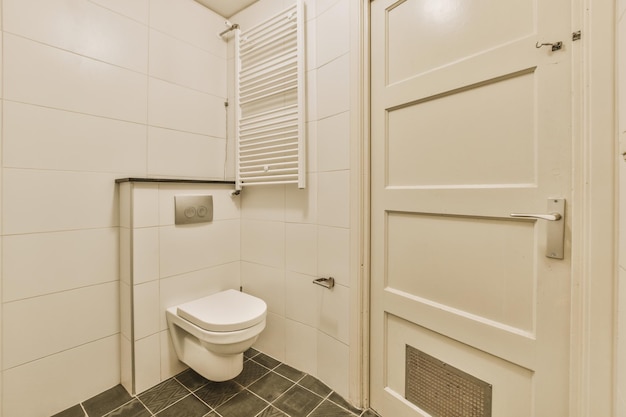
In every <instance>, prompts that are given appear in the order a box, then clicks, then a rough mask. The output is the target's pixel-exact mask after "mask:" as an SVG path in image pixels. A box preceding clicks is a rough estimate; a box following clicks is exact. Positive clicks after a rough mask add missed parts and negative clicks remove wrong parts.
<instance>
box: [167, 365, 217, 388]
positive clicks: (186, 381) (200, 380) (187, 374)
mask: <svg viewBox="0 0 626 417" xmlns="http://www.w3.org/2000/svg"><path fill="white" fill-rule="evenodd" d="M175 378H176V380H178V382H180V383H181V384H182V385H183V386H185V387H186V388H187V389H188V390H189V391H195V390H197V389H198V388H200V387H201V386H203V385H205V384H207V383H208V382H209V380H208V379H206V378H205V377H203V376H202V375H199V374H198V373H196V372H195V371H194V370H193V369H191V368H189V369H187V370H186V371H183V372H181V373H179V374H178V375H176V377H175Z"/></svg>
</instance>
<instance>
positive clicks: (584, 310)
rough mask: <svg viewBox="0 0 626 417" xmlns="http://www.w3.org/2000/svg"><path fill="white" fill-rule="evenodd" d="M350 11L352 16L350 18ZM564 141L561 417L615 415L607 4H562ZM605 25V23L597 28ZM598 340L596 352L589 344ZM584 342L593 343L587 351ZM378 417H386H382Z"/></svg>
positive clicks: (355, 83) (361, 288)
mask: <svg viewBox="0 0 626 417" xmlns="http://www.w3.org/2000/svg"><path fill="white" fill-rule="evenodd" d="M370 1H375V0H358V1H355V2H353V3H352V4H353V5H354V7H353V12H352V13H351V21H350V27H351V51H352V53H351V67H352V69H353V70H352V72H351V74H354V75H357V76H353V77H352V78H351V79H352V81H351V83H352V85H351V90H352V91H353V92H354V94H352V102H351V109H352V110H353V111H352V115H351V167H352V170H351V173H352V174H351V201H353V202H355V203H356V204H352V205H351V206H352V208H351V214H352V216H351V218H352V219H353V220H352V221H353V224H352V225H351V230H352V242H353V243H352V247H351V254H352V259H353V261H352V266H353V268H352V270H353V272H352V274H351V277H352V279H351V286H350V288H351V296H350V303H351V307H350V314H351V318H350V322H351V333H350V391H349V397H350V400H351V401H352V402H353V403H354V404H357V405H360V406H362V407H368V406H369V399H370V395H369V388H370V387H369V385H370V379H369V372H370V356H369V350H370V348H369V332H370V319H369V314H370V282H371V277H370V238H371V235H370V62H369V60H370V49H369V48H370V41H369V39H370ZM355 9H356V10H355ZM572 11H573V13H572V14H573V16H572V27H573V28H580V30H581V33H582V38H581V40H580V41H577V42H573V43H572V48H573V50H572V53H573V74H572V75H573V77H572V78H573V83H574V85H573V87H577V88H576V89H575V90H573V91H574V95H573V107H572V118H573V125H574V126H573V134H574V137H573V138H572V141H573V143H572V145H573V154H572V165H573V173H572V181H573V189H572V192H573V198H572V206H573V207H574V209H573V210H572V211H571V213H570V214H569V215H570V216H571V218H572V225H573V226H574V228H573V229H574V231H573V234H572V311H571V318H572V323H571V365H570V375H571V377H570V411H571V414H570V417H593V416H598V415H602V416H614V415H615V409H616V388H617V387H616V382H615V381H616V376H615V369H616V363H617V361H616V359H617V358H616V356H617V355H616V351H615V345H616V334H617V333H616V305H617V304H616V298H617V294H616V291H615V288H616V284H617V283H616V279H617V239H618V235H617V232H616V230H617V198H616V197H617V185H616V184H617V180H616V178H617V173H616V165H615V161H616V159H615V156H616V145H615V144H616V138H617V123H616V105H615V101H616V100H615V91H616V82H615V65H616V62H615V61H616V60H615V56H616V49H615V33H616V32H615V4H614V2H603V1H600V0H572ZM607 23H608V24H607ZM598 341H600V343H598ZM592 342H593V343H592ZM383 417H388V416H383Z"/></svg>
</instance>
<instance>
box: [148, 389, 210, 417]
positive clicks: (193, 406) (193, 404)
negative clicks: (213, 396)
mask: <svg viewBox="0 0 626 417" xmlns="http://www.w3.org/2000/svg"><path fill="white" fill-rule="evenodd" d="M209 411H211V408H209V406H207V405H206V404H205V403H203V402H202V401H200V400H199V399H198V398H196V397H195V396H194V395H192V394H189V395H188V396H186V397H185V398H183V399H182V400H180V401H178V402H177V403H174V404H172V405H171V406H169V407H167V408H166V409H164V410H162V411H160V412H159V413H157V414H156V416H157V417H182V416H184V417H204V416H205V415H206V414H207V413H208V412H209Z"/></svg>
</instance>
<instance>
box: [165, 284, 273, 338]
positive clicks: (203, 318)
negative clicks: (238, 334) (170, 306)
mask: <svg viewBox="0 0 626 417" xmlns="http://www.w3.org/2000/svg"><path fill="white" fill-rule="evenodd" d="M266 311H267V304H265V301H263V300H261V299H259V298H257V297H254V296H252V295H249V294H246V293H243V292H240V291H236V290H226V291H222V292H219V293H216V294H212V295H209V296H207V297H203V298H199V299H197V300H194V301H190V302H188V303H185V304H181V305H179V306H178V307H177V310H176V313H177V315H178V316H179V317H181V318H183V319H185V320H187V321H189V322H190V323H193V324H194V325H196V326H198V327H200V328H202V329H204V330H208V331H213V332H229V331H234V330H242V329H246V328H249V327H252V326H254V325H255V324H258V323H260V322H262V321H263V320H264V319H265V314H266Z"/></svg>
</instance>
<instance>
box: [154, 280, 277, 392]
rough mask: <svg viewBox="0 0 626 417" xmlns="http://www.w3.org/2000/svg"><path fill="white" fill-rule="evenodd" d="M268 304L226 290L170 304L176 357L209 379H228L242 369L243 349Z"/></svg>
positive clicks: (262, 319)
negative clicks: (175, 304) (176, 304)
mask: <svg viewBox="0 0 626 417" xmlns="http://www.w3.org/2000/svg"><path fill="white" fill-rule="evenodd" d="M266 314H267V304H265V302H264V301H263V300H261V299H260V298H257V297H254V296H252V295H249V294H245V293H243V292H239V291H236V290H226V291H222V292H218V293H216V294H212V295H209V296H207V297H203V298H199V299H197V300H194V301H190V302H188V303H185V304H181V305H178V306H174V307H170V308H168V309H167V310H166V312H165V316H166V318H167V324H168V327H169V329H170V335H171V337H172V342H173V344H174V350H176V354H177V355H178V359H180V360H181V361H182V362H184V363H185V364H187V365H188V366H189V367H190V368H191V369H193V370H194V371H196V372H197V373H199V374H200V375H202V376H203V377H205V378H207V379H209V380H211V381H217V382H219V381H227V380H229V379H232V378H234V377H236V376H237V375H239V373H240V372H241V370H242V369H243V352H244V351H245V350H247V349H248V348H250V347H251V346H252V344H253V343H254V342H255V341H256V339H257V337H258V336H259V334H260V333H261V331H262V330H263V329H264V328H265V317H266Z"/></svg>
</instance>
